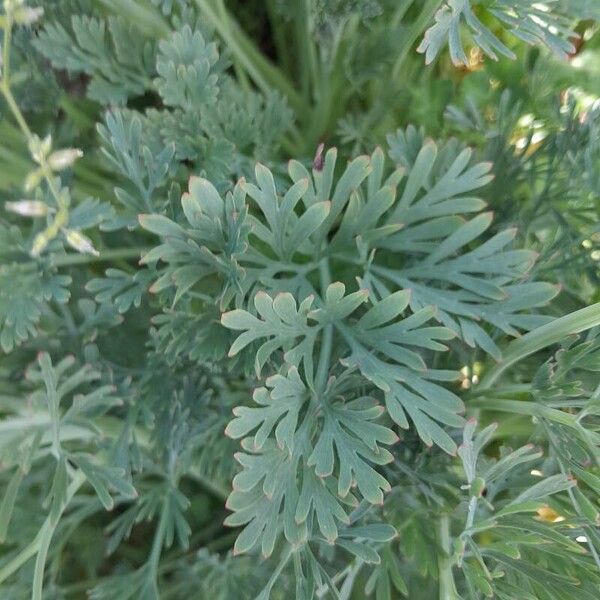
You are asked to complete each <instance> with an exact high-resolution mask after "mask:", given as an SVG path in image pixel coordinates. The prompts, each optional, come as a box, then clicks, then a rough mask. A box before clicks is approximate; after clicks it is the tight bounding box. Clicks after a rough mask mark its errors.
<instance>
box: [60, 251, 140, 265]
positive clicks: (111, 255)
mask: <svg viewBox="0 0 600 600" xmlns="http://www.w3.org/2000/svg"><path fill="white" fill-rule="evenodd" d="M149 251H150V248H149V247H146V246H140V247H136V248H114V249H112V248H111V249H110V250H103V251H101V252H100V254H99V256H93V255H91V254H65V255H59V254H52V255H50V262H51V263H52V265H53V266H55V267H68V266H72V265H81V264H87V263H95V262H104V261H108V260H111V261H112V260H116V259H120V258H125V259H131V258H140V257H141V256H142V255H144V254H146V253H147V252H149Z"/></svg>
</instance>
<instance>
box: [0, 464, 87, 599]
mask: <svg viewBox="0 0 600 600" xmlns="http://www.w3.org/2000/svg"><path fill="white" fill-rule="evenodd" d="M84 482H85V475H83V473H81V472H78V473H77V474H76V475H75V477H74V478H73V480H72V481H71V483H70V484H69V486H68V487H67V493H66V498H65V502H64V504H63V505H62V507H61V508H60V511H59V513H58V515H57V516H56V519H52V518H51V517H50V515H48V516H47V517H46V520H45V521H44V524H43V525H42V527H41V528H40V530H39V532H38V534H37V535H36V536H35V539H34V540H33V541H32V542H31V543H30V544H29V546H27V547H25V548H23V550H21V552H19V554H17V556H15V557H14V558H13V559H12V560H11V561H9V562H8V563H7V564H5V565H4V566H3V567H2V568H1V569H0V583H2V582H3V581H5V580H6V579H7V578H8V577H10V576H11V575H12V574H13V573H14V572H15V571H18V570H19V569H20V568H21V567H22V566H23V565H24V564H25V563H26V562H27V561H28V560H29V559H30V558H32V557H33V556H35V554H36V553H38V552H39V551H40V549H41V548H42V547H43V545H44V544H46V543H49V540H51V538H52V535H53V533H54V530H55V529H56V526H57V525H58V522H59V521H60V517H61V515H62V513H63V512H64V511H65V509H66V508H67V506H68V505H69V502H70V501H71V500H72V499H73V496H75V494H76V493H77V490H78V489H79V488H80V487H81V486H82V485H83V483H84ZM47 540H48V541H47ZM37 562H39V561H36V574H37V577H38V579H39V578H40V577H41V578H42V579H43V574H44V573H43V565H42V567H41V568H40V572H39V573H38V565H37ZM34 593H35V587H34ZM38 597H39V598H41V596H38ZM32 598H35V596H32Z"/></svg>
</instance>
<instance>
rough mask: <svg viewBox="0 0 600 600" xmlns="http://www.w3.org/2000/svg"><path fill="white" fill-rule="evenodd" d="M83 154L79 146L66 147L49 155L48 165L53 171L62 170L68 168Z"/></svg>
mask: <svg viewBox="0 0 600 600" xmlns="http://www.w3.org/2000/svg"><path fill="white" fill-rule="evenodd" d="M82 156H83V152H82V151H81V150H80V149H79V148H65V149H64V150H57V151H56V152H53V153H52V154H51V155H50V156H49V157H48V166H49V167H50V168H51V169H52V170H53V171H62V170H63V169H68V168H69V167H70V166H72V165H73V163H74V162H75V161H76V160H77V159H78V158H81V157H82Z"/></svg>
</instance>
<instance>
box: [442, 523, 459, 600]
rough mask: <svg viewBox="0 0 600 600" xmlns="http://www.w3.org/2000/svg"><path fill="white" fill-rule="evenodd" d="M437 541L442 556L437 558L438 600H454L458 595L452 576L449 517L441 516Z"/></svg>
mask: <svg viewBox="0 0 600 600" xmlns="http://www.w3.org/2000/svg"><path fill="white" fill-rule="evenodd" d="M438 540H439V543H440V546H441V547H442V551H443V553H444V555H443V556H440V557H439V558H438V573H439V580H440V600H456V598H457V597H458V594H457V592H456V586H455V584H454V576H453V575H452V546H451V538H450V517H448V515H443V516H442V517H441V518H440V521H439V524H438Z"/></svg>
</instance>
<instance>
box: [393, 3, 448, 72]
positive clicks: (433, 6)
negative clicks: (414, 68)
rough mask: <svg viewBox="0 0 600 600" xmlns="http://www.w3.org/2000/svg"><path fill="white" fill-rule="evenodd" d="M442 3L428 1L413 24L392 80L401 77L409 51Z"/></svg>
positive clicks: (396, 61) (395, 63) (395, 66)
mask: <svg viewBox="0 0 600 600" xmlns="http://www.w3.org/2000/svg"><path fill="white" fill-rule="evenodd" d="M441 3H442V2H441V0H426V3H425V6H423V8H421V12H420V13H419V16H418V17H417V18H416V19H415V20H414V22H413V23H412V24H411V26H410V28H409V30H408V31H407V33H406V35H405V38H404V40H403V41H402V47H401V48H400V52H399V53H398V56H397V57H396V60H395V62H394V66H393V68H392V79H397V78H398V76H399V75H400V71H401V69H402V65H403V64H404V60H405V59H406V56H407V55H408V51H409V50H410V49H411V48H412V46H413V44H414V43H415V42H416V41H417V39H418V37H419V36H420V35H421V34H422V33H423V32H424V31H425V29H426V27H427V25H428V24H429V22H430V21H431V19H432V18H433V16H434V15H435V13H436V12H437V10H438V8H439V7H440V4H441Z"/></svg>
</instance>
